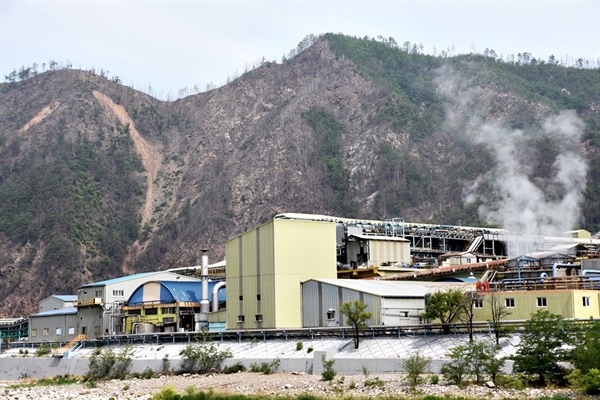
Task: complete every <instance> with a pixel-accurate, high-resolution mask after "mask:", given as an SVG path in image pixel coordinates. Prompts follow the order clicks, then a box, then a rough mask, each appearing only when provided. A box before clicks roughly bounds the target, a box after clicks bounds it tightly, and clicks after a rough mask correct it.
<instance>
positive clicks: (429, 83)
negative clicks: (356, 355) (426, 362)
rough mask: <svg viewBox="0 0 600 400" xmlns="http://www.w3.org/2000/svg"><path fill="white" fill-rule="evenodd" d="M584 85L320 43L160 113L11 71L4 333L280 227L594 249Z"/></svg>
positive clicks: (95, 85)
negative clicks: (380, 230)
mask: <svg viewBox="0 0 600 400" xmlns="http://www.w3.org/2000/svg"><path fill="white" fill-rule="evenodd" d="M100 61H101V60H99V62H100ZM581 67H582V66H581ZM581 67H580V68H575V67H564V66H561V65H557V63H556V62H555V61H554V60H552V59H551V60H549V61H545V62H543V61H538V60H535V59H533V58H531V57H529V56H527V57H519V59H518V62H506V61H502V60H500V59H498V58H497V57H496V56H495V54H494V53H493V52H486V54H470V55H459V56H453V57H449V56H447V55H446V54H442V55H441V56H437V57H436V56H432V55H426V54H421V53H420V51H419V49H418V47H416V46H413V47H409V46H406V47H403V48H400V47H399V46H398V45H397V44H396V42H395V41H394V40H393V39H391V38H389V39H383V38H379V39H368V38H367V39H357V38H352V37H348V36H343V35H334V34H326V35H323V36H320V37H313V36H310V37H307V39H306V40H304V41H303V42H302V43H301V44H300V45H299V46H298V47H297V48H295V49H294V50H293V51H292V52H291V53H290V56H289V57H287V58H286V59H285V60H283V61H282V62H281V63H274V62H265V63H264V64H263V65H261V66H259V67H258V68H255V69H253V70H251V71H248V72H247V73H245V74H244V75H242V76H241V77H239V78H238V79H236V80H234V81H233V82H231V83H229V84H227V85H226V86H223V87H221V88H218V89H214V90H211V91H208V92H204V93H198V94H195V95H192V96H188V97H185V98H182V99H179V100H176V101H172V102H163V101H159V100H157V99H155V98H153V97H151V96H148V95H147V94H144V93H141V92H139V91H136V90H134V89H132V88H129V87H126V86H123V85H122V84H121V83H120V80H119V79H118V78H112V79H108V78H107V77H106V76H105V75H104V74H103V73H101V74H98V73H96V71H82V70H73V69H71V68H63V69H58V68H53V69H52V70H49V71H46V72H43V73H38V72H37V71H36V72H35V73H33V72H31V70H27V69H26V68H21V70H20V71H21V72H20V73H19V74H16V73H15V74H13V75H12V76H11V77H7V82H6V83H2V84H1V85H0V277H1V279H0V300H1V301H2V302H1V303H0V304H1V305H0V316H3V317H9V316H18V315H21V314H27V313H30V312H32V311H33V310H34V309H35V307H36V306H37V302H38V301H39V300H40V299H42V298H44V297H46V296H49V295H51V294H73V293H76V289H77V287H78V286H80V285H82V284H85V283H89V282H93V281H96V280H101V279H107V278H111V277H116V276H120V275H123V274H129V273H133V272H140V271H150V270H163V269H167V268H172V267H181V266H188V265H195V264H196V263H197V262H198V258H199V256H200V249H204V248H206V249H209V250H210V253H209V257H210V259H211V261H213V262H216V261H218V260H220V259H222V258H223V257H224V256H225V254H224V249H225V242H226V240H227V239H228V238H230V237H233V236H235V235H238V234H240V233H242V232H243V231H245V230H246V229H249V228H252V227H254V226H255V225H257V224H260V223H262V222H265V221H267V220H269V219H270V218H272V217H273V216H274V215H275V214H278V213H283V212H306V213H319V214H330V215H338V216H346V217H357V218H370V219H384V218H392V217H402V218H405V219H406V220H408V221H422V222H434V223H440V224H446V223H461V224H463V225H494V226H502V227H504V228H507V229H512V230H518V231H522V232H528V233H543V234H560V233H562V232H564V231H565V230H568V229H573V228H585V229H588V230H590V231H592V232H596V231H598V230H599V229H600V211H599V210H600V207H599V202H600V200H599V198H600V152H599V146H600V71H599V70H598V69H591V68H581ZM25 72H27V73H25Z"/></svg>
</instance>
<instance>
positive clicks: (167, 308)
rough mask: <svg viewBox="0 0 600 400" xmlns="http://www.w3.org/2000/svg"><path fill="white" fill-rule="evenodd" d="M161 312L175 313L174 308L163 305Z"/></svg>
mask: <svg viewBox="0 0 600 400" xmlns="http://www.w3.org/2000/svg"><path fill="white" fill-rule="evenodd" d="M162 313H163V314H175V309H174V308H173V307H165V308H163V309H162Z"/></svg>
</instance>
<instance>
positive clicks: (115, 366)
mask: <svg viewBox="0 0 600 400" xmlns="http://www.w3.org/2000/svg"><path fill="white" fill-rule="evenodd" d="M130 367H131V346H128V345H127V346H125V347H123V348H122V349H121V351H119V352H118V353H115V351H114V350H113V348H106V349H104V350H101V349H96V350H95V351H94V352H93V353H92V356H91V357H90V364H89V367H88V372H87V374H86V376H85V379H86V381H95V380H104V379H125V378H126V377H127V374H128V373H129V368H130Z"/></svg>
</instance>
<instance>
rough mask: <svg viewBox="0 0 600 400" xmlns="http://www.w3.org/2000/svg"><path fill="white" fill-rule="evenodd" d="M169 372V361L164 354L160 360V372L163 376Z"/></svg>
mask: <svg viewBox="0 0 600 400" xmlns="http://www.w3.org/2000/svg"><path fill="white" fill-rule="evenodd" d="M170 371H171V360H169V356H167V355H166V354H165V355H164V356H163V358H162V364H161V366H160V372H161V373H163V374H168V373H169V372H170Z"/></svg>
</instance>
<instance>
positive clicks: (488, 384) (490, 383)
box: [485, 381, 496, 389]
mask: <svg viewBox="0 0 600 400" xmlns="http://www.w3.org/2000/svg"><path fill="white" fill-rule="evenodd" d="M485 386H487V387H489V388H490V389H495V388H496V385H495V384H494V382H492V381H487V382H486V383H485Z"/></svg>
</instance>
